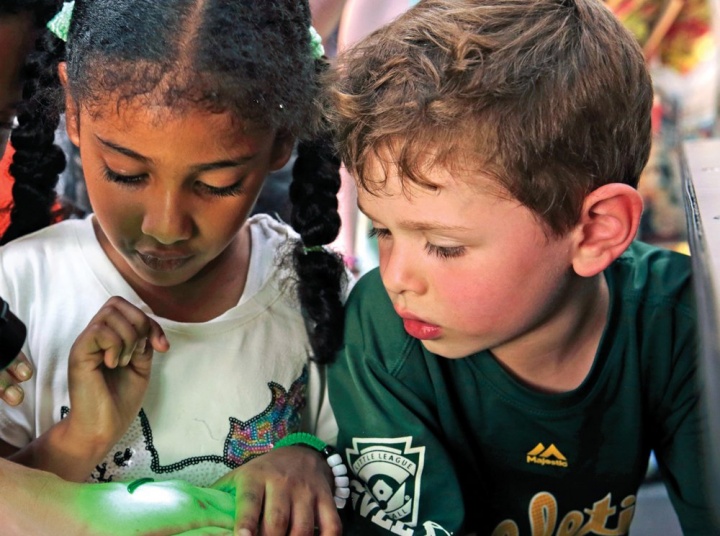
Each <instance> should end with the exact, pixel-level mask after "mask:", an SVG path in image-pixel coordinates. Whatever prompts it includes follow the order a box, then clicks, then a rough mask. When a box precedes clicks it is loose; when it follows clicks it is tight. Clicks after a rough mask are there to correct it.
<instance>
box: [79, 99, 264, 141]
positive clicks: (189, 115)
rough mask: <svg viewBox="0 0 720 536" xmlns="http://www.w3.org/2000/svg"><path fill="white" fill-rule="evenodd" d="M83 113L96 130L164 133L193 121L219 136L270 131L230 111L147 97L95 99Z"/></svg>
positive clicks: (84, 107)
mask: <svg viewBox="0 0 720 536" xmlns="http://www.w3.org/2000/svg"><path fill="white" fill-rule="evenodd" d="M81 110H82V112H81V118H85V119H86V120H90V121H91V122H92V123H93V124H94V125H95V126H96V127H105V128H110V129H116V130H132V129H135V128H137V127H138V126H143V127H145V128H147V129H150V130H165V129H171V128H173V127H175V126H183V127H184V126H187V124H189V123H193V122H201V123H203V124H207V125H211V126H212V127H213V128H214V129H216V130H217V132H218V135H228V134H253V133H260V132H263V131H265V130H267V129H264V128H263V127H262V126H260V125H259V124H257V122H253V121H249V120H246V119H244V118H242V117H238V116H237V114H234V113H232V112H230V111H228V110H209V109H208V108H207V107H204V106H190V105H187V104H183V105H181V106H173V105H172V104H168V103H165V102H162V101H161V102H158V101H157V100H153V99H152V98H148V97H145V96H140V97H136V98H134V99H123V98H120V97H115V96H109V97H106V98H103V99H93V101H92V103H90V104H89V105H81ZM83 116H84V117H83Z"/></svg>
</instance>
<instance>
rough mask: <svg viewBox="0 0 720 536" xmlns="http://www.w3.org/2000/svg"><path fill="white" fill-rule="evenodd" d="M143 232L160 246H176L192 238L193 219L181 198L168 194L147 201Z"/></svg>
mask: <svg viewBox="0 0 720 536" xmlns="http://www.w3.org/2000/svg"><path fill="white" fill-rule="evenodd" d="M142 232H143V234H145V235H147V236H151V237H152V238H154V239H155V240H157V242H158V243H160V244H166V245H167V244H174V243H176V242H181V241H183V240H187V239H188V238H190V237H191V236H192V218H191V217H190V214H189V211H188V210H186V209H185V207H184V205H183V202H182V200H181V199H180V198H179V196H177V195H173V194H172V193H166V194H165V195H163V196H162V197H160V198H155V199H149V200H148V201H147V203H146V205H145V215H144V217H143V223H142Z"/></svg>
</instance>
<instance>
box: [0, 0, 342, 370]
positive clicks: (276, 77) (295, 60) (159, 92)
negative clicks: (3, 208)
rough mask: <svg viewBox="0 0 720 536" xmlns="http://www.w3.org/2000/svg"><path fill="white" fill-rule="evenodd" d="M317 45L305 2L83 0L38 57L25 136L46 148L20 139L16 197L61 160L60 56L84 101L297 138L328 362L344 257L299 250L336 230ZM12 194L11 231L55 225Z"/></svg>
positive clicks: (314, 317)
mask: <svg viewBox="0 0 720 536" xmlns="http://www.w3.org/2000/svg"><path fill="white" fill-rule="evenodd" d="M312 51H313V47H312V44H311V37H310V9H309V6H308V3H307V0H263V1H262V2H258V1H257V0H236V1H233V2H228V1H226V0H174V1H173V2H162V1H158V0H76V2H75V8H74V12H73V18H72V22H71V25H70V32H69V38H68V43H67V47H66V46H65V44H64V43H63V42H62V41H60V40H59V39H56V38H54V36H51V37H49V38H48V39H46V40H44V46H43V50H42V52H41V53H39V54H38V55H37V56H36V62H37V65H36V67H35V71H33V75H34V76H33V80H32V83H28V90H27V103H26V104H25V105H24V106H23V110H22V114H23V120H24V122H25V124H26V125H27V127H26V128H25V130H24V134H22V135H24V136H27V137H28V139H30V137H32V139H33V140H34V143H35V147H38V148H39V147H42V148H43V149H42V158H43V162H42V163H40V162H39V157H40V155H39V149H36V150H35V151H34V152H32V153H31V150H30V147H29V146H28V144H23V145H22V147H18V146H17V145H16V150H17V152H18V153H20V154H19V155H17V156H16V161H22V162H24V163H25V166H26V167H27V170H26V172H25V173H23V174H22V175H20V176H17V175H16V179H17V186H16V189H17V190H18V194H20V193H21V190H28V191H32V192H33V194H35V195H36V197H37V198H41V197H43V195H45V198H47V196H48V195H50V191H51V190H52V188H53V187H54V184H55V180H56V176H57V173H58V171H59V170H60V169H61V168H62V166H61V165H60V163H61V160H60V155H59V153H58V151H59V149H57V150H56V149H51V147H52V144H53V141H52V138H53V132H54V130H55V128H57V125H58V120H59V114H60V113H61V110H62V106H63V94H62V90H61V87H60V83H59V79H58V77H57V74H56V73H57V67H58V64H59V62H61V61H66V62H67V73H68V86H69V87H68V88H67V90H68V91H70V93H71V95H72V96H73V98H74V99H75V100H76V101H77V102H80V103H82V105H83V106H85V107H86V108H87V109H92V106H93V104H94V103H97V102H100V101H101V100H103V99H105V98H107V95H109V94H111V95H113V97H115V98H117V99H118V106H120V105H122V103H123V102H127V101H130V100H133V101H135V100H136V99H152V102H153V103H155V104H161V105H171V106H172V107H173V108H174V109H177V108H182V107H183V106H186V107H188V108H197V107H201V108H205V109H207V110H209V111H227V112H229V113H231V114H233V115H234V116H236V117H238V118H241V119H242V120H246V121H256V122H258V123H260V124H262V125H264V126H267V127H271V128H276V129H279V130H281V131H284V132H287V133H289V134H292V135H294V136H296V137H298V139H299V140H300V143H299V145H298V158H297V160H296V163H295V166H294V169H293V183H292V185H291V194H290V197H291V201H292V203H293V209H292V222H291V223H292V225H293V227H294V228H295V230H296V231H297V232H298V233H299V234H300V237H301V242H298V243H297V244H296V245H295V247H294V250H293V262H294V265H295V269H296V272H297V277H298V284H297V287H298V293H299V298H300V303H301V306H302V308H303V311H304V314H305V316H306V318H307V323H308V330H309V335H310V342H311V346H312V349H313V354H314V359H315V360H316V361H318V362H328V361H329V360H331V359H332V356H333V354H334V352H335V350H336V349H337V348H338V347H339V345H340V341H341V339H342V324H343V315H342V292H343V289H344V278H345V271H344V268H343V264H342V259H341V258H340V257H339V255H336V254H334V253H332V252H330V251H327V250H322V251H315V250H313V251H312V252H306V249H305V247H303V246H306V247H310V246H315V245H320V244H327V243H329V242H331V241H332V240H333V239H334V238H335V236H336V235H337V233H338V230H339V227H340V218H339V215H338V212H337V200H336V195H337V191H338V189H339V187H340V176H339V160H338V158H337V155H336V154H335V151H334V148H333V145H332V143H331V136H330V135H329V134H328V133H327V132H325V125H324V124H323V120H322V117H323V115H324V114H323V109H322V108H323V106H324V104H323V103H324V102H326V100H327V99H326V98H325V96H324V90H323V84H322V83H321V82H320V74H321V73H322V71H324V70H325V68H326V65H325V63H326V62H325V61H324V60H323V59H314V58H313V52H312ZM158 100H159V101H160V102H158ZM13 144H15V137H13ZM51 164H52V165H51ZM13 195H14V196H15V209H14V211H13V226H15V229H13V228H11V229H9V230H8V233H10V232H11V231H12V234H11V235H9V236H10V238H12V237H14V236H20V235H22V234H25V233H27V232H29V231H30V230H34V229H35V228H38V227H42V225H43V224H44V225H47V223H48V222H47V221H45V222H44V223H41V222H39V221H32V220H33V212H38V208H37V205H35V206H34V207H33V206H32V205H31V204H30V202H29V200H28V199H25V198H23V197H22V195H16V193H15V191H14V192H13Z"/></svg>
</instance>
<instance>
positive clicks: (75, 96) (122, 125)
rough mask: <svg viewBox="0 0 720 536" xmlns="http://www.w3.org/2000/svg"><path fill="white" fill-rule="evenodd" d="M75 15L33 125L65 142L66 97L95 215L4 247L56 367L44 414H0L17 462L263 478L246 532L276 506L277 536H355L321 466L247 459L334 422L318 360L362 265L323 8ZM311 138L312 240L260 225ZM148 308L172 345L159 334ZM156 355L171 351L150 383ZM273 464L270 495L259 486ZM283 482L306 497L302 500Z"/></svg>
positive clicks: (109, 9) (304, 183)
mask: <svg viewBox="0 0 720 536" xmlns="http://www.w3.org/2000/svg"><path fill="white" fill-rule="evenodd" d="M71 20H72V22H71V24H70V26H69V33H68V35H67V46H65V45H64V44H63V43H62V42H58V41H57V40H55V41H53V42H48V43H47V46H46V49H45V55H44V61H43V65H44V68H45V69H46V70H45V71H44V72H47V73H53V72H57V76H54V77H46V78H44V82H45V83H46V86H47V87H42V88H41V87H37V95H35V97H34V98H33V99H32V100H31V103H33V105H34V106H35V107H37V108H36V109H35V108H33V109H29V110H28V112H27V113H28V114H36V115H35V117H39V116H42V117H46V118H50V119H51V121H50V123H52V124H50V125H48V124H43V125H42V128H40V127H38V128H37V129H36V130H37V132H36V133H35V134H36V135H37V137H38V138H43V137H46V136H47V137H49V136H50V135H51V133H52V128H54V126H55V125H54V122H55V121H56V119H57V117H58V114H59V108H58V107H57V105H58V104H63V103H64V105H65V106H64V111H65V114H66V121H67V126H68V133H69V136H70V139H71V140H72V141H73V142H74V143H75V144H76V145H77V146H78V147H79V148H80V151H81V154H82V160H83V168H84V170H85V175H86V181H87V189H88V194H89V197H90V201H91V204H92V206H93V208H94V214H93V215H92V216H90V217H89V218H87V219H85V220H74V221H67V222H63V223H61V224H57V225H54V226H51V227H49V228H47V229H45V230H43V231H41V232H39V233H36V234H34V235H31V236H28V237H26V238H23V239H22V240H18V241H15V242H14V243H12V244H10V245H8V246H7V247H6V248H5V249H4V250H3V251H2V253H1V254H0V295H3V296H5V297H6V299H7V300H8V302H9V303H10V305H11V307H12V309H13V310H14V311H15V312H16V314H17V315H18V316H19V317H20V318H22V319H23V320H24V321H25V322H26V323H27V325H28V332H29V336H28V342H27V344H26V353H27V355H28V357H29V359H30V360H31V361H32V363H33V364H34V366H35V368H36V370H37V374H36V378H35V379H34V380H33V381H31V382H30V383H29V384H27V387H26V401H25V403H24V404H23V405H22V406H21V407H20V408H17V409H12V408H3V410H2V413H0V428H1V430H0V438H1V439H2V440H3V442H4V445H3V448H2V450H3V451H4V453H5V454H6V455H9V456H11V457H12V459H15V460H17V461H20V462H21V463H23V464H25V465H29V466H33V467H37V468H42V469H47V470H51V471H53V472H55V473H57V474H59V475H60V476H63V477H65V478H68V479H72V480H90V481H96V482H106V481H117V480H130V479H133V478H139V477H152V478H156V479H175V478H180V479H183V480H187V481H190V482H192V483H195V484H199V485H208V484H211V483H213V482H214V481H215V480H216V479H218V478H219V477H221V476H223V475H226V474H227V473H229V472H230V471H231V470H233V469H236V468H240V469H239V470H238V471H237V472H236V473H233V474H232V475H231V476H225V477H224V478H223V480H222V481H221V483H220V484H219V485H221V486H223V487H232V486H233V485H235V483H237V482H239V483H241V485H242V486H243V489H242V492H239V493H238V494H237V496H238V501H239V502H238V504H239V513H238V524H239V525H240V526H246V527H247V528H249V529H254V528H255V525H257V519H258V518H259V516H260V512H259V509H260V505H262V504H263V500H264V503H265V514H264V515H263V518H262V519H263V520H262V523H263V529H264V530H265V531H266V532H267V533H268V534H284V533H285V532H286V531H287V529H288V528H289V526H290V524H292V526H293V527H295V526H301V527H302V526H310V527H312V526H313V525H318V524H319V525H321V526H322V527H323V530H324V531H325V532H323V533H326V532H327V533H328V534H333V533H337V532H339V528H338V521H337V516H336V514H335V512H334V502H333V497H332V485H331V484H332V483H331V482H329V481H328V479H327V478H326V472H327V467H326V466H325V465H323V464H324V461H323V460H322V459H321V458H320V460H319V461H318V458H319V457H318V456H317V455H316V454H315V453H313V452H312V451H310V450H309V449H300V448H295V449H293V451H294V452H293V455H294V456H296V458H295V459H294V460H293V463H292V464H289V463H287V462H286V463H284V464H283V463H282V460H280V458H282V456H276V458H277V461H276V463H275V464H273V467H274V468H269V464H267V463H265V464H261V463H256V464H255V465H253V464H248V465H247V466H245V465H244V464H246V463H247V462H248V461H250V460H252V459H253V458H255V457H257V456H259V455H261V454H264V453H265V452H267V451H268V450H270V449H271V448H272V446H273V444H274V443H275V442H276V441H277V440H279V439H280V438H282V437H283V436H285V435H286V434H288V433H290V432H293V431H296V430H298V429H299V428H300V426H301V424H302V427H303V428H304V429H313V428H314V427H316V426H315V423H316V421H318V416H319V415H320V409H321V401H322V396H321V395H322V389H321V388H320V384H319V383H318V382H316V381H315V380H317V379H318V371H317V369H316V368H315V367H314V366H310V365H309V364H308V361H307V357H308V355H311V356H312V357H313V359H314V360H315V361H317V362H321V363H322V362H326V361H328V359H329V358H330V356H331V355H332V354H333V352H334V351H335V349H336V348H337V347H338V345H339V338H340V337H341V330H340V329H339V327H340V326H339V324H340V323H341V322H342V320H341V319H342V314H341V309H342V307H341V301H340V298H341V292H342V287H343V283H342V280H343V277H344V270H343V266H342V262H341V260H339V259H338V258H337V257H336V256H335V255H332V254H330V253H329V252H327V251H325V250H324V249H322V248H321V247H320V246H321V245H322V244H326V243H329V242H330V241H332V240H333V238H334V237H335V236H336V234H337V231H338V228H339V217H338V216H337V201H336V197H335V196H336V193H337V188H338V186H339V177H338V173H337V167H338V162H337V160H336V159H335V157H334V155H333V153H332V151H331V150H330V149H329V148H328V141H327V139H325V138H323V137H317V139H311V138H310V136H311V135H315V134H316V133H317V132H318V129H319V126H320V125H319V124H318V120H317V119H316V118H317V117H318V116H319V113H318V112H319V103H320V102H321V100H322V99H321V97H322V95H321V86H320V84H319V82H318V75H319V72H320V71H321V68H322V61H321V60H319V59H318V58H316V57H315V54H314V47H313V43H312V40H311V33H310V24H309V20H310V14H309V9H308V6H307V3H306V2H298V1H297V0H285V1H273V2H262V3H259V2H252V1H250V0H247V1H242V2H215V1H204V2H203V1H200V0H197V1H196V0H181V1H177V2H173V3H170V4H168V3H158V2H154V1H151V0H93V1H82V0H79V1H77V2H75V5H74V10H73V12H72V17H71ZM46 123H47V122H46ZM298 137H299V138H300V139H301V140H303V141H301V142H300V144H299V147H298V160H297V163H296V164H295V175H296V177H295V181H294V183H293V185H292V187H291V200H292V202H293V204H294V209H293V218H292V220H293V221H292V223H293V226H294V228H295V230H296V231H297V233H298V234H299V238H298V236H297V234H295V232H293V231H292V230H290V229H289V228H288V227H287V226H286V225H284V224H281V223H278V222H276V221H274V220H272V219H271V218H269V217H267V216H256V217H253V218H251V219H249V220H248V219H247V215H248V213H249V212H250V210H251V208H252V206H253V203H254V202H255V199H256V198H257V195H258V193H259V191H260V188H261V187H262V184H263V180H264V178H265V176H266V175H267V173H268V172H270V171H272V170H275V169H278V168H280V167H282V166H283V165H284V163H285V162H286V161H287V159H288V157H289V154H290V152H291V149H292V147H293V145H294V142H295V139H296V138H298ZM18 153H19V155H18V158H19V157H20V156H21V153H20V150H18ZM45 172H46V170H45V169H44V168H41V169H38V170H36V172H35V173H34V174H32V175H29V176H32V177H42V176H43V175H44V173H45ZM45 184H46V183H45V182H38V183H37V184H35V185H32V187H28V188H27V190H28V191H33V190H42V188H41V185H45ZM33 193H34V192H33ZM38 193H39V194H40V195H42V191H40V192H38ZM15 209H16V210H15V212H14V213H13V224H15V222H16V221H17V222H18V224H19V223H20V222H21V221H22V219H23V217H24V216H26V215H28V213H27V212H25V209H23V204H22V203H21V202H20V200H19V199H17V198H16V207H15ZM31 212H32V211H31ZM15 216H17V218H16V217H15ZM112 296H121V297H122V298H113V299H111V297H112ZM103 304H106V305H105V306H103ZM101 306H103V307H102V309H101V311H100V312H99V313H98V314H97V315H96V316H95V317H93V314H94V313H95V312H96V311H98V309H100V308H101ZM148 315H149V316H150V317H152V318H153V319H155V320H156V321H157V322H158V326H159V327H158V328H157V329H156V330H154V331H153V335H152V336H151V337H148V333H145V332H141V331H139V330H140V326H141V325H144V322H145V321H144V320H143V319H144V318H147V317H148ZM91 321H92V322H91ZM88 324H90V326H89V327H88V329H87V330H86V331H85V332H83V338H82V340H83V344H82V345H80V346H75V347H74V348H73V351H72V355H71V345H72V343H73V341H74V340H75V338H76V337H77V336H78V334H79V333H80V332H81V331H82V329H83V328H84V327H85V326H87V325H88ZM108 326H109V328H110V331H111V332H113V333H114V335H113V336H112V337H114V338H113V339H112V340H111V341H110V342H109V343H107V344H105V345H103V344H104V343H103V342H102V341H105V342H107V339H105V338H103V337H104V335H101V333H105V332H104V331H103V328H104V327H108ZM306 327H307V330H306ZM147 338H149V339H150V343H149V346H148V347H147V350H146V344H147V343H146V342H145V339H147ZM93 341H95V342H98V341H100V342H98V347H97V349H96V350H97V351H96V352H93V351H92V344H90V343H92V342H93ZM108 346H112V347H113V348H115V349H116V350H117V353H115V354H113V353H112V352H110V354H112V355H110V356H108V355H106V354H104V350H107V349H108ZM150 347H152V349H154V350H159V351H166V353H165V355H163V356H162V357H161V358H159V359H157V360H155V361H153V362H152V376H151V377H150V378H149V380H148V377H147V375H148V373H149V370H150V365H149V361H147V359H146V358H148V357H149V356H150V355H151V354H152V352H151V351H150V350H149V348H150ZM88 348H90V349H91V350H90V351H88V350H87V349H88ZM114 351H115V350H113V352H114ZM68 355H71V357H70V359H69V379H70V383H69V387H68V385H67V379H66V373H67V369H66V367H67V366H68V362H67V361H68V360H67V358H65V357H64V356H68ZM143 397H144V398H143ZM140 401H142V409H141V410H140V411H139V414H138V412H137V409H139V405H140ZM301 410H303V412H302V413H301ZM301 421H302V422H301ZM328 437H329V436H328ZM287 451H288V452H289V451H290V449H287ZM287 457H288V456H287V455H286V456H285V458H287ZM261 461H262V460H258V462H261ZM289 465H292V470H291V469H289V468H288V466H289ZM253 467H258V468H259V469H253ZM321 469H324V470H322V471H321ZM253 471H254V472H253ZM268 471H270V473H269V476H268V477H267V481H268V484H267V485H265V487H263V486H262V485H258V484H256V479H254V478H247V477H246V476H243V475H248V474H251V475H255V474H258V473H259V472H263V473H264V474H265V473H267V472H268ZM273 471H274V473H273ZM288 471H289V472H290V473H291V474H290V475H288V474H282V473H286V472H288ZM293 471H295V472H298V473H300V472H302V471H309V472H310V473H311V475H310V479H309V480H308V479H304V478H295V477H294V474H293ZM274 475H277V478H275V480H273V478H274ZM300 476H302V475H300ZM263 478H264V479H265V476H263ZM280 478H283V479H285V480H287V479H288V478H289V480H290V481H296V482H301V484H298V485H295V486H283V487H282V488H280V487H279V481H280ZM305 482H309V484H306V483H305ZM256 486H258V487H256ZM308 486H309V488H310V489H309V491H308V489H307V488H308ZM265 489H267V490H268V492H267V493H269V495H268V496H267V497H265V498H264V499H263V495H264V493H265V491H264V490H265ZM300 498H301V499H300ZM248 519H249V521H248ZM289 519H291V522H289V521H288V520H289Z"/></svg>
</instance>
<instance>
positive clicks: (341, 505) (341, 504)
mask: <svg viewBox="0 0 720 536" xmlns="http://www.w3.org/2000/svg"><path fill="white" fill-rule="evenodd" d="M333 499H335V506H337V508H338V510H342V509H343V508H345V503H346V502H347V501H346V500H345V499H341V498H340V497H333Z"/></svg>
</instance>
